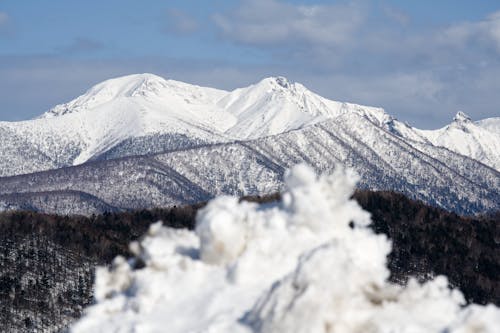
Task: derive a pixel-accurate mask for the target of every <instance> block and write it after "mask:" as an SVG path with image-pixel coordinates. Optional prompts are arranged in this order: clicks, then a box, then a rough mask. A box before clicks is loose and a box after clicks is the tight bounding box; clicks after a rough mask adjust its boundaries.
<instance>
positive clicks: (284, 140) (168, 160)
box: [0, 113, 500, 214]
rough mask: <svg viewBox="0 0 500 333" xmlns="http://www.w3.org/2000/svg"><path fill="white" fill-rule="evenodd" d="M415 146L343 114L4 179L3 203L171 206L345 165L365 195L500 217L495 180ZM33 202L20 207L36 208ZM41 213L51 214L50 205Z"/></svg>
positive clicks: (450, 156)
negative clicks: (302, 168)
mask: <svg viewBox="0 0 500 333" xmlns="http://www.w3.org/2000/svg"><path fill="white" fill-rule="evenodd" d="M415 145H418V143H415ZM421 145H422V146H423V147H424V148H425V149H426V150H425V151H422V150H420V149H418V147H414V145H412V144H409V143H407V142H406V141H405V140H404V139H402V138H400V137H398V136H395V135H393V134H391V133H390V132H388V131H386V130H384V129H383V128H380V127H379V126H377V125H375V124H374V123H372V122H371V121H370V120H368V119H366V118H365V117H362V116H359V115H356V114H352V113H348V114H344V115H343V116H339V117H337V118H335V119H331V120H328V121H325V122H322V123H318V124H316V125H312V126H309V127H306V128H303V129H300V130H296V131H290V132H287V133H283V134H279V135H275V136H270V137H266V138H262V139H256V140H250V141H243V142H235V143H225V144H217V145H208V146H202V147H197V148H192V149H186V150H178V151H172V152H168V153H163V154H156V155H150V156H137V157H128V158H120V159H113V160H107V161H96V162H91V163H86V164H84V165H80V166H76V167H70V168H63V169H59V170H52V171H46V172H40V173H34V174H30V175H23V176H14V177H4V178H0V194H4V195H6V194H11V195H10V196H9V198H15V197H16V196H15V195H12V194H14V193H30V192H43V193H44V196H46V195H47V192H52V191H57V194H58V195H60V191H81V192H85V193H87V194H89V195H91V198H93V200H95V198H98V199H99V200H101V201H102V202H105V203H106V204H107V205H110V206H112V207H116V208H121V209H137V208H146V207H156V206H171V205H178V204H182V203H193V202H199V201H204V200H207V199H209V198H212V197H214V196H216V195H220V194H235V195H253V194H262V193H272V192H276V191H278V190H279V189H280V188H281V186H282V179H283V172H284V170H285V169H286V168H288V167H290V166H292V165H294V164H296V163H300V162H304V163H307V164H310V165H312V166H313V167H314V168H315V169H316V171H318V172H331V171H332V169H333V168H334V167H335V165H336V164H338V163H342V164H344V165H347V166H350V167H352V168H354V169H355V170H356V171H357V172H358V173H359V174H360V175H361V182H360V185H361V187H363V188H370V189H376V190H394V191H398V192H402V193H405V194H406V195H408V196H409V197H411V198H414V199H420V200H422V201H424V202H427V203H429V204H432V205H435V206H440V207H443V208H445V209H447V210H452V211H456V212H459V213H465V214H474V213H478V212H484V211H489V210H497V209H499V203H500V193H499V189H500V173H499V172H497V171H495V170H493V169H491V168H489V167H487V166H485V165H483V164H481V163H479V162H477V161H475V160H472V159H469V158H466V157H464V156H462V155H459V154H456V153H453V152H451V151H449V150H446V149H443V148H438V147H434V146H430V145H423V144H421ZM2 197H3V198H5V196H2ZM29 198H30V197H25V198H23V199H22V200H33V199H29ZM19 200H21V199H19ZM82 200H83V199H82ZM5 204H7V202H6V203H5ZM10 204H11V205H14V204H17V205H20V204H21V203H19V202H17V203H16V202H10ZM22 204H23V205H24V206H26V205H28V203H27V202H23V203H22ZM88 206H89V207H95V205H94V206H91V205H90V204H89V205H88ZM58 209H61V207H59V208H58ZM41 210H42V211H47V212H55V211H57V209H56V208H55V207H54V206H51V204H50V202H49V201H47V205H46V207H44V208H43V209H41ZM93 212H96V210H92V211H89V213H93ZM97 212H98V211H97Z"/></svg>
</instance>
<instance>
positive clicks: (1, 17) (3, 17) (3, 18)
mask: <svg viewBox="0 0 500 333" xmlns="http://www.w3.org/2000/svg"><path fill="white" fill-rule="evenodd" d="M8 22H9V15H7V13H5V12H0V29H2V28H3V27H5V26H6V25H7V23H8Z"/></svg>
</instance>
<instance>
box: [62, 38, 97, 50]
mask: <svg viewBox="0 0 500 333" xmlns="http://www.w3.org/2000/svg"><path fill="white" fill-rule="evenodd" d="M104 46H105V45H104V44H103V43H101V42H99V41H97V40H94V39H90V38H86V37H76V38H75V39H74V40H73V41H72V42H71V43H70V44H69V45H66V46H64V47H61V48H59V50H60V51H61V52H62V53H69V54H75V53H89V52H95V51H98V50H101V49H103V48H104Z"/></svg>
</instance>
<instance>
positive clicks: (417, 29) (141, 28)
mask: <svg viewBox="0 0 500 333" xmlns="http://www.w3.org/2000/svg"><path fill="white" fill-rule="evenodd" d="M138 72H152V73H155V74H158V75H161V76H163V77H165V78H172V79H176V80H181V81H186V82H190V83H196V84H200V85H209V86H213V87H218V88H223V89H234V88H237V87H241V86H245V85H248V84H251V83H253V82H256V81H258V80H260V79H262V78H264V77H267V76H273V75H283V76H286V77H288V78H289V79H290V80H292V81H298V82H301V83H303V84H305V85H306V86H307V87H308V88H310V89H311V90H313V91H315V92H317V93H319V94H321V95H323V96H325V97H328V98H331V99H334V100H339V101H349V102H355V103H359V104H366V105H373V106H381V107H384V108H385V109H386V110H387V111H388V112H389V113H391V114H393V115H395V116H396V117H398V118H399V119H401V120H404V121H408V122H409V123H410V124H412V125H416V126H419V127H422V128H437V127H440V126H443V125H444V124H446V123H448V122H449V120H450V119H451V118H452V117H453V114H455V113H456V112H457V111H458V110H462V111H464V112H466V113H468V114H469V115H470V116H471V117H472V118H474V119H480V118H485V117H492V116H499V115H500V107H499V105H500V94H499V93H498V92H499V91H500V79H499V78H500V2H499V1H497V0H483V1H463V0H455V1H452V0H440V1H398V0H373V1H369V0H364V1H363V0H361V1H357V0H352V1H325V0H321V1H320V0H318V1H314V0H310V1H298V0H296V1H281V0H243V1H228V0H212V1H192V0H183V1H130V0H121V1H117V0H108V1H93V0H89V1H67V0H66V1H63V0H51V1H35V0H24V1H14V0H0V120H23V119H29V118H32V117H35V116H37V115H39V114H41V113H43V112H44V111H46V110H47V109H48V108H50V107H52V106H53V105H55V104H58V103H62V102H66V101H68V100H70V99H72V98H74V97H76V96H78V95H79V94H82V93H83V92H84V91H85V90H86V89H88V88H89V87H90V86H91V85H93V84H95V83H97V82H100V81H102V80H105V79H107V78H111V77H115V76H119V75H125V74H130V73H138Z"/></svg>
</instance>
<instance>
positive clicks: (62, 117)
mask: <svg viewBox="0 0 500 333" xmlns="http://www.w3.org/2000/svg"><path fill="white" fill-rule="evenodd" d="M498 128H499V126H498V120H495V119H488V120H483V121H480V122H477V123H474V122H472V121H470V120H467V119H466V117H465V116H463V115H462V114H459V115H458V116H457V117H456V119H455V120H454V122H453V123H452V124H450V125H449V126H447V127H445V128H443V129H440V130H435V131H424V130H419V129H416V128H413V127H411V126H409V125H407V124H405V123H402V122H400V121H398V120H397V119H395V118H394V117H392V116H390V115H389V114H387V113H386V112H385V111H384V110H383V109H380V108H373V107H366V106H360V105H356V104H348V103H340V102H334V101H331V100H328V99H325V98H323V97H321V96H319V95H317V94H314V93H313V92H311V91H309V90H307V89H306V88H305V87H304V86H302V85H301V84H299V83H290V82H289V81H288V80H286V79H285V78H282V77H274V78H266V79H264V80H262V81H260V82H258V83H257V84H254V85H251V86H249V87H246V88H242V89H236V90H234V91H232V92H227V91H222V90H216V89H212V88H203V87H198V86H194V85H189V84H186V83H182V82H177V81H172V80H165V79H163V78H161V77H158V76H155V75H151V74H139V75H130V76H125V77H121V78H117V79H112V80H108V81H105V82H103V83H101V84H98V85H96V86H94V87H93V88H91V89H90V90H89V91H88V92H86V93H85V94H84V95H82V96H80V97H78V98H77V99H75V100H73V101H71V102H69V103H66V104H61V105H58V106H56V107H55V108H53V109H52V110H50V111H48V112H46V113H45V114H43V115H42V116H41V117H39V118H37V119H34V120H30V121H24V122H15V123H9V122H3V123H0V139H1V140H2V142H3V143H4V144H3V145H2V146H1V147H0V156H1V157H2V158H1V159H0V173H1V174H0V175H1V176H4V177H3V178H0V207H7V208H8V207H14V208H15V207H33V209H36V210H43V211H50V212H71V211H72V210H74V209H76V207H88V209H87V208H85V209H87V210H88V212H89V213H92V212H99V211H102V210H103V209H106V210H107V209H131V208H146V207H152V206H168V205H173V204H181V203H188V202H195V201H199V200H206V199H209V198H211V197H213V196H215V195H218V194H222V193H230V194H237V195H245V194H260V193H268V192H272V191H276V190H279V189H280V188H281V185H282V178H283V171H284V170H285V168H288V167H290V166H292V165H293V164H296V163H298V162H306V163H308V164H310V165H312V166H313V167H314V168H315V169H316V171H318V172H326V171H331V170H332V169H333V168H334V165H335V164H337V163H339V162H340V163H343V164H346V165H348V166H350V167H353V168H354V169H356V170H357V171H358V173H360V174H361V176H362V180H361V183H360V184H361V186H362V187H365V188H371V189H380V190H396V191H399V192H403V193H405V194H407V195H409V196H410V197H412V198H417V199H420V200H423V201H425V202H428V203H430V204H433V205H437V206H441V207H444V208H446V209H449V210H454V211H457V212H460V213H477V212H482V211H487V210H494V209H499V208H500V207H499V206H500V204H499V203H500V194H499V189H500V173H499V172H498V169H499V167H498V161H499V153H498V151H500V149H497V147H499V143H498V136H499V132H498ZM80 164H83V165H81V166H78V167H71V166H75V165H80ZM488 165H489V166H490V167H489V166H488ZM493 168H494V169H493ZM52 169H58V170H52ZM48 170H50V171H48ZM36 171H45V172H39V173H33V172H36ZM22 174H26V175H22ZM6 176H13V177H6ZM20 193H22V194H23V195H18V194H20ZM65 193H66V194H67V197H66V198H65V199H64V200H62V199H61V198H62V197H64V196H65ZM56 198H57V199H56ZM103 207H104V208H103ZM78 212H82V210H81V209H79V210H78Z"/></svg>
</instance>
